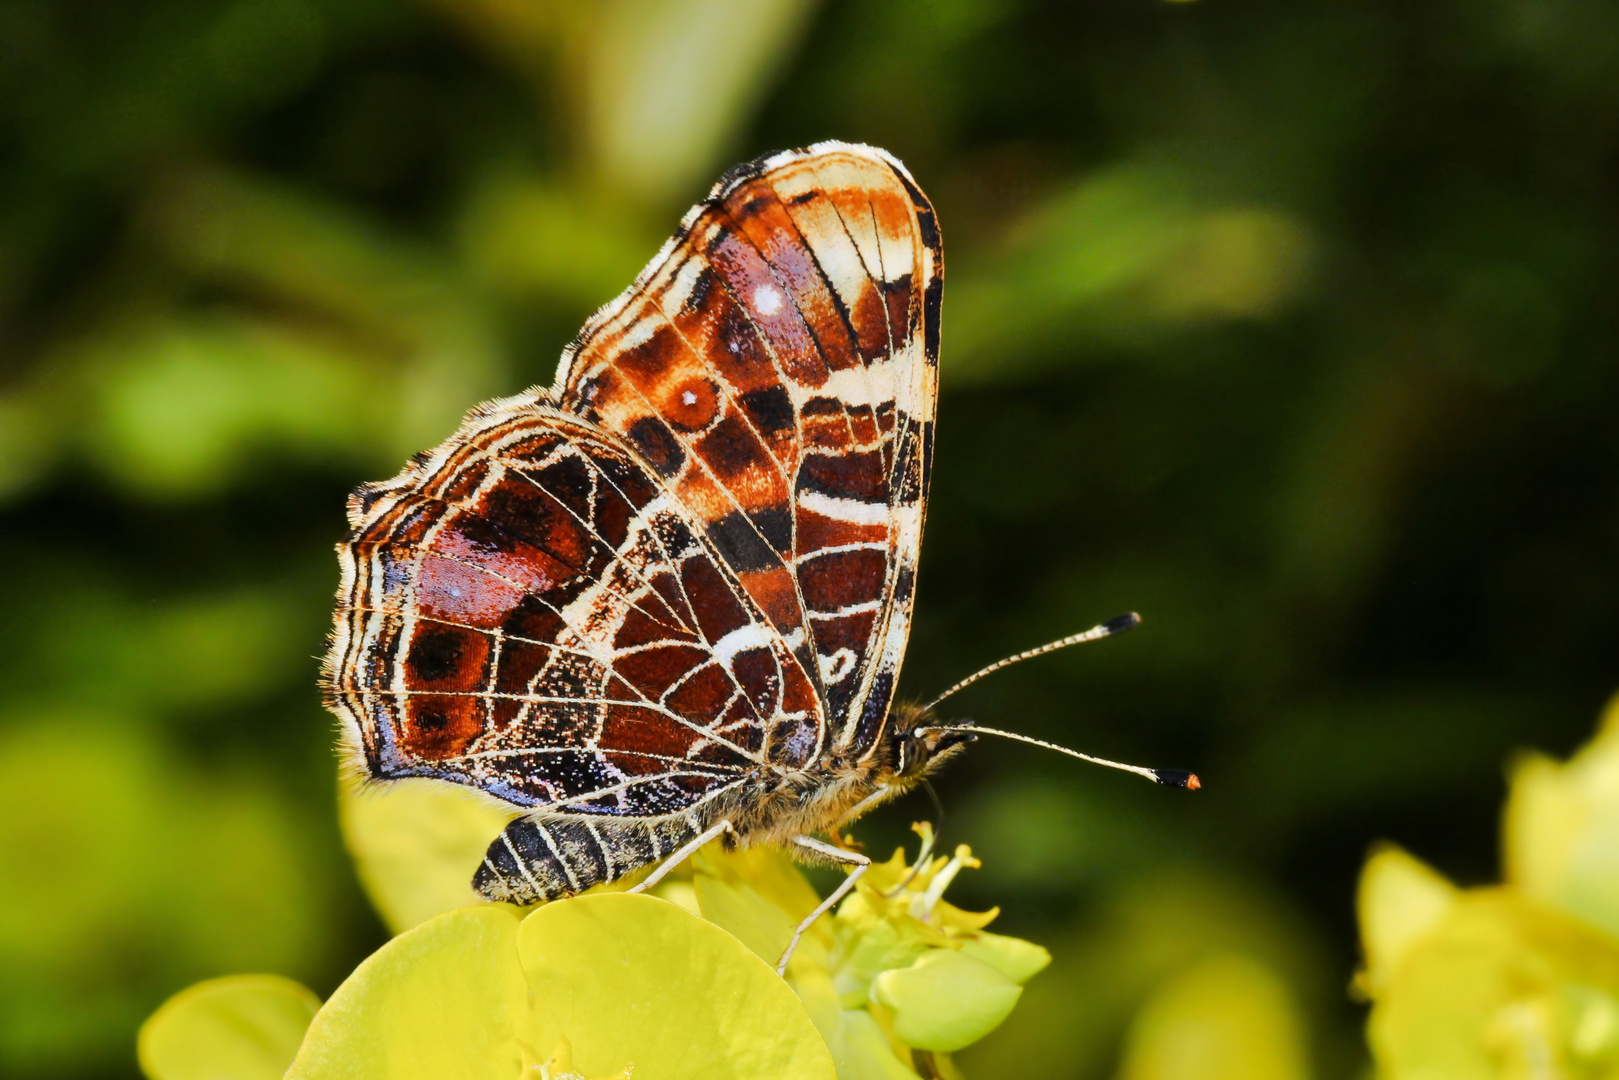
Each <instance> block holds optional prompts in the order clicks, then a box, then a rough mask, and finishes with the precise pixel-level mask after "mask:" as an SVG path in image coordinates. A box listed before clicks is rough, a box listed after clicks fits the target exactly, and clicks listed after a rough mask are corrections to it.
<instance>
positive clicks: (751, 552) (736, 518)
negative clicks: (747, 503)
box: [705, 510, 781, 573]
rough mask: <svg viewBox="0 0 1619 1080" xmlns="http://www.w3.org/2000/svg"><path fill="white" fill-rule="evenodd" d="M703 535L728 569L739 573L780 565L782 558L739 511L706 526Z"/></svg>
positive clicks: (734, 511)
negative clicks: (715, 549) (705, 535)
mask: <svg viewBox="0 0 1619 1080" xmlns="http://www.w3.org/2000/svg"><path fill="white" fill-rule="evenodd" d="M705 532H706V534H707V536H708V539H709V540H710V541H711V542H712V543H713V545H714V546H715V547H716V548H718V549H719V553H720V555H721V556H722V557H723V558H724V559H725V562H726V563H727V565H729V566H730V567H731V569H733V570H736V571H737V572H739V573H743V572H746V571H749V570H768V569H769V568H770V567H772V566H780V565H781V558H780V557H779V556H778V555H777V554H776V553H775V552H774V551H773V550H771V547H770V545H769V544H768V543H766V542H765V538H764V537H762V536H760V535H759V530H758V529H757V528H756V527H755V526H754V524H753V522H751V521H750V520H748V519H747V518H746V517H744V516H743V515H742V513H741V512H740V511H737V510H733V511H731V512H730V513H729V514H726V515H725V516H724V517H722V518H720V519H719V520H718V521H716V522H714V523H712V524H711V525H709V526H708V528H707V529H706V530H705Z"/></svg>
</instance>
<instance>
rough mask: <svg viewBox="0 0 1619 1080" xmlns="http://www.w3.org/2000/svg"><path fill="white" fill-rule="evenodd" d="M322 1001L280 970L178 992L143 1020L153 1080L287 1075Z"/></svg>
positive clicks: (266, 1079) (146, 1066)
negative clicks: (270, 973) (281, 975)
mask: <svg viewBox="0 0 1619 1080" xmlns="http://www.w3.org/2000/svg"><path fill="white" fill-rule="evenodd" d="M319 1008H320V999H319V998H317V997H316V996H315V995H314V994H312V993H310V992H309V991H308V990H306V989H304V988H303V987H302V986H300V985H299V984H297V983H295V982H293V981H292V980H291V979H283V978H282V977H280V976H279V975H231V976H228V977H226V978H223V979H211V980H209V981H208V982H203V983H198V984H197V985H195V986H191V987H187V988H186V989H184V990H182V991H180V992H179V993H178V994H175V995H174V996H173V997H171V998H170V999H169V1000H168V1001H166V1002H164V1003H163V1005H162V1007H160V1008H159V1009H158V1010H157V1012H155V1013H153V1014H152V1015H151V1017H150V1018H149V1019H148V1020H147V1021H146V1023H145V1024H143V1025H141V1031H140V1038H139V1040H138V1043H137V1052H138V1056H139V1058H140V1064H141V1071H142V1072H143V1073H145V1074H146V1076H147V1077H148V1078H149V1080H218V1078H219V1077H228V1078H229V1080H280V1078H281V1077H282V1076H283V1075H284V1074H285V1073H286V1071H287V1066H288V1065H291V1064H292V1059H293V1057H294V1055H296V1054H297V1053H298V1044H299V1043H301V1042H302V1041H303V1038H304V1031H305V1030H306V1029H307V1028H308V1027H309V1021H310V1020H311V1019H312V1018H313V1017H314V1015H315V1010H317V1009H319Z"/></svg>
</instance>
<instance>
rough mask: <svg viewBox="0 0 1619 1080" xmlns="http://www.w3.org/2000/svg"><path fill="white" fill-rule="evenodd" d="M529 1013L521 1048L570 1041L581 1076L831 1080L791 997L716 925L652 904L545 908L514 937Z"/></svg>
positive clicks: (612, 898) (607, 897) (597, 901)
mask: <svg viewBox="0 0 1619 1080" xmlns="http://www.w3.org/2000/svg"><path fill="white" fill-rule="evenodd" d="M517 947H518V953H519V956H520V958H521V961H522V966H523V971H524V973H525V974H526V976H527V981H528V992H529V993H530V995H531V997H532V1000H533V1002H534V1013H533V1015H532V1016H531V1017H530V1019H529V1023H528V1027H527V1041H528V1042H529V1043H530V1044H531V1045H535V1046H551V1045H554V1044H555V1043H556V1041H557V1039H558V1038H560V1037H562V1036H564V1035H565V1036H566V1037H567V1038H568V1040H569V1042H570V1043H571V1044H572V1047H573V1056H574V1061H575V1063H576V1067H577V1068H578V1069H579V1070H580V1071H581V1072H583V1073H584V1074H585V1075H586V1076H597V1075H606V1074H611V1073H615V1072H622V1071H624V1070H627V1069H630V1068H632V1067H633V1070H634V1072H633V1075H634V1076H635V1080H682V1078H691V1080H699V1078H701V1080H728V1078H731V1077H735V1078H737V1080H743V1078H748V1080H754V1078H758V1077H772V1078H779V1080H833V1077H834V1076H835V1069H834V1066H833V1063H832V1057H831V1054H830V1053H829V1052H828V1051H827V1048H826V1043H825V1042H824V1041H823V1040H822V1038H821V1036H820V1035H819V1034H818V1033H817V1032H816V1030H815V1026H814V1025H813V1024H812V1023H811V1022H810V1018H809V1014H808V1013H807V1012H805V1010H804V1006H803V1005H802V1004H800V1003H799V1000H798V998H797V997H796V996H794V994H793V992H792V990H791V989H789V988H788V986H787V984H786V983H785V982H783V981H782V980H781V979H780V978H779V977H778V976H777V975H776V973H775V971H774V970H773V969H772V968H771V967H770V966H769V965H767V964H766V963H765V962H764V961H763V960H761V959H760V958H759V957H757V956H755V955H754V954H753V953H752V952H750V951H749V950H748V948H747V947H746V946H745V945H743V944H742V943H741V942H740V941H738V940H737V939H736V938H734V937H732V936H731V935H730V934H727V933H726V932H725V931H723V930H721V929H720V928H719V927H717V926H714V925H713V924H712V923H708V922H705V921H704V920H702V919H699V918H697V917H695V916H693V915H690V914H688V913H687V912H685V911H683V910H682V909H680V908H678V907H676V906H675V905H674V904H670V903H667V902H665V901H662V900H659V899H657V898H655V897H650V896H641V895H635V896H631V895H625V894H622V893H603V894H600V895H593V896H581V897H576V898H574V899H572V900H566V901H562V902H559V903H552V904H546V905H544V906H542V907H540V908H538V909H536V910H535V912H534V913H533V914H532V915H530V916H529V917H528V918H527V919H526V920H525V921H524V922H523V925H522V928H521V930H520V931H519V932H518V941H517Z"/></svg>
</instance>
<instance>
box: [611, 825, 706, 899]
mask: <svg viewBox="0 0 1619 1080" xmlns="http://www.w3.org/2000/svg"><path fill="white" fill-rule="evenodd" d="M731 831H733V830H732V829H731V822H730V821H729V819H725V818H722V819H720V820H719V821H716V822H715V823H714V824H713V825H710V826H709V827H708V828H706V829H704V830H703V831H702V832H700V833H698V834H697V835H696V836H695V837H693V838H692V840H691V841H690V842H689V843H687V844H684V845H682V846H681V848H680V850H678V851H676V852H675V853H674V854H673V855H670V856H669V857H668V858H667V859H665V860H663V862H661V863H659V864H658V868H657V869H656V870H654V871H652V873H651V874H650V875H648V877H647V879H646V880H645V881H643V882H641V883H640V884H639V885H635V886H632V887H630V888H628V889H625V890H624V891H625V892H632V893H637V892H645V891H646V890H648V889H650V888H652V886H654V885H656V884H657V883H658V882H660V881H662V880H663V875H665V874H667V873H668V872H669V871H671V870H673V869H674V868H675V867H677V866H679V865H680V864H681V863H683V862H685V861H686V860H687V859H689V858H691V857H692V856H693V855H695V854H697V852H698V851H699V850H701V849H702V847H703V845H704V844H706V843H708V842H709V841H710V840H713V839H714V838H715V837H717V836H721V835H723V834H725V833H728V832H731Z"/></svg>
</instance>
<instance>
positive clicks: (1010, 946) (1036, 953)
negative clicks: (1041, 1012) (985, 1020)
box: [961, 931, 1051, 985]
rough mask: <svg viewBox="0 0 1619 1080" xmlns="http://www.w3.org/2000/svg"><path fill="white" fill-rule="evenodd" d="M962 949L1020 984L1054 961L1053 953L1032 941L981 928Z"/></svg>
mask: <svg viewBox="0 0 1619 1080" xmlns="http://www.w3.org/2000/svg"><path fill="white" fill-rule="evenodd" d="M961 951H962V952H963V953H965V954H966V955H968V956H971V957H973V958H974V959H977V960H982V961H983V962H984V963H986V964H988V965H989V966H990V967H992V968H994V969H995V970H996V971H999V972H1000V973H1001V974H1002V975H1005V976H1006V977H1007V978H1008V979H1011V980H1012V981H1013V982H1015V983H1018V984H1019V985H1021V984H1023V983H1026V982H1028V981H1029V980H1030V979H1032V978H1034V977H1035V976H1036V975H1038V974H1039V973H1040V972H1042V971H1044V970H1045V968H1046V965H1047V964H1049V963H1051V954H1050V953H1049V952H1047V951H1046V950H1045V949H1043V948H1041V947H1040V946H1039V945H1036V944H1035V943H1034V942H1032V941H1024V940H1023V939H1022V938H1015V937H1007V936H1006V935H1004V934H991V933H987V932H984V931H980V932H979V933H978V934H977V935H976V936H974V937H970V938H968V939H966V941H964V942H963V943H962V946H961Z"/></svg>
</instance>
